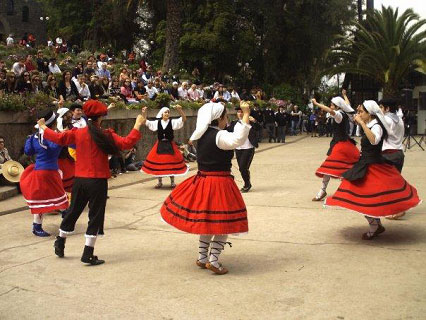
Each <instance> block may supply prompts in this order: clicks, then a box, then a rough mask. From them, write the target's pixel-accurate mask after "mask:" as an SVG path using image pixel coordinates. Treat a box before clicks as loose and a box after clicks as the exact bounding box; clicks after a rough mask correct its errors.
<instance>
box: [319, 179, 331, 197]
mask: <svg viewBox="0 0 426 320" xmlns="http://www.w3.org/2000/svg"><path fill="white" fill-rule="evenodd" d="M329 182H330V176H328V175H324V176H323V177H322V186H321V189H320V190H319V191H318V193H317V198H318V199H319V198H321V197H322V196H323V195H324V194H325V193H326V190H327V186H328V183H329Z"/></svg>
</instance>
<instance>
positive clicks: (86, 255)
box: [81, 246, 105, 266]
mask: <svg viewBox="0 0 426 320" xmlns="http://www.w3.org/2000/svg"><path fill="white" fill-rule="evenodd" d="M94 250H95V248H93V247H89V246H84V251H83V255H82V256H81V262H84V263H89V264H90V265H92V266H97V265H98V264H102V263H105V260H100V259H98V257H97V256H94V255H93V251H94Z"/></svg>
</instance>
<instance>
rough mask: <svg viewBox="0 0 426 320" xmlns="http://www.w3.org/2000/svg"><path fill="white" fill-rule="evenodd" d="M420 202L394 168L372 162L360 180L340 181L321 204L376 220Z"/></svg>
mask: <svg viewBox="0 0 426 320" xmlns="http://www.w3.org/2000/svg"><path fill="white" fill-rule="evenodd" d="M420 202H421V200H420V199H419V197H418V195H417V190H416V188H414V187H413V186H411V185H410V184H409V183H408V182H407V181H406V180H405V179H404V178H403V177H402V176H401V174H400V173H399V172H398V170H397V169H396V168H395V167H394V166H392V165H389V164H386V163H383V164H378V163H373V164H370V165H369V166H368V168H367V171H366V174H365V176H364V177H363V178H361V179H358V180H354V181H349V180H346V179H343V181H342V183H341V184H340V186H339V188H338V189H337V191H336V193H335V194H334V195H333V196H331V197H328V198H327V199H326V200H325V202H324V204H325V205H326V206H338V207H342V208H346V209H349V210H353V211H357V212H359V213H362V214H363V215H366V216H370V217H377V218H380V217H386V216H391V215H394V214H397V213H400V212H404V211H407V210H408V209H411V208H413V207H415V206H417V205H418V204H419V203H420Z"/></svg>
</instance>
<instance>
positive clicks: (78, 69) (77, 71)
mask: <svg viewBox="0 0 426 320" xmlns="http://www.w3.org/2000/svg"><path fill="white" fill-rule="evenodd" d="M83 71H84V70H83V62H79V63H77V65H76V66H75V68H74V69H73V70H72V77H73V78H75V79H77V77H78V76H79V75H80V74H83Z"/></svg>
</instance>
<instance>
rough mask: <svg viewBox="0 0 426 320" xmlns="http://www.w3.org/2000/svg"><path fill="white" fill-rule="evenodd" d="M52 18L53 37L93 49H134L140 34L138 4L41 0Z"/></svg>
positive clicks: (50, 21)
mask: <svg viewBox="0 0 426 320" xmlns="http://www.w3.org/2000/svg"><path fill="white" fill-rule="evenodd" d="M39 1H40V2H41V3H42V4H43V7H44V10H45V12H46V14H47V15H49V17H50V19H49V22H48V31H49V35H50V36H51V37H52V38H53V39H54V38H56V37H57V36H58V35H59V36H61V37H63V38H64V39H66V40H67V41H69V42H71V43H72V44H77V45H79V46H80V47H82V46H83V44H85V45H86V47H87V48H89V49H92V50H93V49H96V48H100V47H102V46H108V45H112V46H113V47H114V48H117V49H121V48H131V47H132V45H133V42H134V40H135V39H136V38H137V36H138V35H139V31H140V30H139V26H138V24H137V23H136V21H135V19H136V17H137V8H138V5H139V4H138V3H137V2H132V3H130V4H128V1H125V0H116V1H113V0H110V1H100V0H92V1H85V0H73V1H68V0H39Z"/></svg>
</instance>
